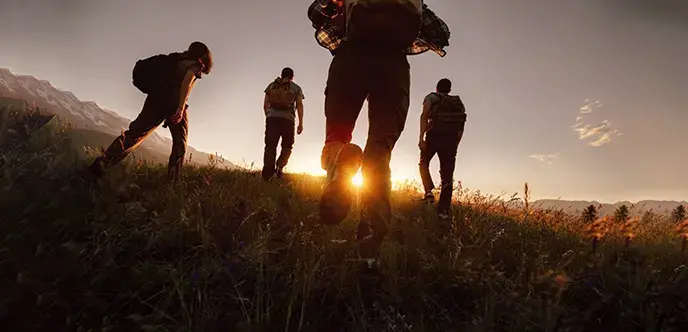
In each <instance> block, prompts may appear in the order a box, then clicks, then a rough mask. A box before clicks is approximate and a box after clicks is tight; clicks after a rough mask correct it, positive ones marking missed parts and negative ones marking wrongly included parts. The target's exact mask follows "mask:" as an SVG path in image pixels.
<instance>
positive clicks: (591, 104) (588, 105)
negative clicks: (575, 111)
mask: <svg viewBox="0 0 688 332" xmlns="http://www.w3.org/2000/svg"><path fill="white" fill-rule="evenodd" d="M602 106H603V105H602V103H601V102H600V101H599V100H595V101H592V100H590V99H586V100H585V103H584V104H583V106H581V107H580V114H590V113H592V112H593V111H594V110H595V109H596V108H602Z"/></svg>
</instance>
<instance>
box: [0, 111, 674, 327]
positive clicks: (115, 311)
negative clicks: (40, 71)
mask: <svg viewBox="0 0 688 332" xmlns="http://www.w3.org/2000/svg"><path fill="white" fill-rule="evenodd" d="M15 121H17V122H22V121H24V120H22V119H21V118H20V119H15ZM69 144H70V142H69V138H68V137H66V136H65V135H64V131H62V130H61V127H60V125H59V124H56V125H54V126H53V127H49V128H47V129H45V130H42V131H41V133H39V134H37V135H34V138H32V140H30V141H29V142H28V143H27V144H22V145H21V146H20V147H19V148H18V149H14V150H12V151H9V150H7V149H6V150H3V151H0V152H2V153H3V156H2V159H1V161H0V170H2V179H1V182H0V285H1V286H0V324H1V325H0V326H2V327H3V330H4V331H38V330H45V331H144V330H145V331H610V330H612V329H615V330H617V331H686V330H688V325H687V322H686V321H687V317H688V308H687V307H686V306H687V304H688V269H686V267H685V266H684V264H686V258H685V256H683V255H682V253H681V252H680V246H679V245H677V242H676V236H675V234H674V233H672V232H673V231H672V230H673V226H672V225H670V224H669V223H668V221H666V220H663V219H659V218H658V219H657V220H654V221H651V222H647V223H646V224H643V225H639V226H638V227H636V228H637V229H636V230H635V232H636V234H634V236H635V238H634V242H633V243H632V245H631V246H629V247H628V248H626V247H624V244H623V241H622V239H621V235H619V234H617V233H618V232H616V233H615V231H613V230H612V231H609V230H607V231H605V232H603V233H604V234H603V235H604V236H603V237H602V241H601V242H600V245H599V247H598V248H597V250H596V252H592V250H591V246H590V241H589V240H587V239H586V234H585V225H582V224H581V223H580V222H579V221H578V220H577V219H576V218H573V217H570V216H566V215H563V214H561V213H559V212H556V211H532V210H530V209H527V210H515V209H512V208H509V207H508V206H503V205H502V204H500V203H498V202H497V201H495V200H492V199H490V198H489V197H484V196H481V195H477V194H471V195H468V194H466V193H464V192H460V193H458V196H459V197H460V200H461V201H462V204H461V207H459V206H458V205H457V206H456V207H455V208H456V215H455V220H454V227H453V228H451V229H447V228H445V227H441V225H440V224H439V223H438V221H437V220H436V219H435V217H434V214H433V210H432V208H429V207H426V206H424V205H422V204H420V203H418V202H417V199H416V197H415V196H412V195H411V189H403V188H402V189H400V190H399V191H397V192H395V193H394V221H393V224H392V225H390V228H391V233H390V235H389V237H388V239H387V242H386V243H385V246H384V248H383V250H384V257H383V259H384V264H383V268H382V277H381V279H380V280H381V282H380V287H379V290H378V291H377V292H376V293H375V296H370V295H368V294H367V293H365V292H364V291H363V290H362V288H361V286H360V284H359V282H358V281H357V280H358V278H357V273H356V269H355V265H354V264H353V263H351V262H350V260H351V259H353V258H354V257H355V255H354V252H355V251H354V248H355V246H354V244H353V243H352V240H353V239H354V236H353V234H354V227H355V223H354V220H353V218H351V219H349V220H347V221H345V222H344V223H343V224H342V225H340V226H337V227H333V228H320V227H315V226H314V222H315V220H316V218H317V214H316V211H317V209H316V208H317V199H318V194H319V192H320V190H321V182H320V180H319V179H316V178H311V177H307V176H293V177H292V178H291V179H288V180H287V181H282V182H274V183H269V184H266V183H264V182H262V180H261V179H260V177H259V176H258V175H257V174H255V173H251V172H238V171H236V172H231V171H224V170H223V171H221V170H216V169H214V167H213V165H212V164H211V166H209V167H205V168H186V169H185V170H184V173H183V179H182V181H181V182H180V183H179V184H177V185H171V184H167V183H166V182H165V175H166V174H165V173H166V172H165V170H164V168H163V167H161V166H155V165H146V164H141V163H133V164H131V163H130V164H129V165H126V166H123V167H118V168H116V169H114V170H113V172H112V173H111V174H109V176H108V177H107V178H105V179H104V181H102V182H101V183H100V184H92V183H89V182H87V181H84V180H83V179H82V177H81V176H80V175H79V174H78V172H77V170H78V169H79V168H81V167H83V166H84V165H85V161H84V160H82V159H81V158H79V156H77V155H74V154H72V153H70V152H67V151H69V149H67V148H66V147H67V146H69ZM526 196H527V195H526ZM354 212H355V211H354ZM352 215H355V213H353V214H352ZM595 232H597V233H600V232H601V231H599V230H596V231H595ZM598 237H599V234H598Z"/></svg>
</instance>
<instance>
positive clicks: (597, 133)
mask: <svg viewBox="0 0 688 332" xmlns="http://www.w3.org/2000/svg"><path fill="white" fill-rule="evenodd" d="M599 108H602V103H601V102H600V101H599V100H596V101H591V100H590V99H586V100H585V103H584V104H583V106H581V107H580V110H579V114H581V115H579V116H577V117H576V123H574V124H573V125H572V126H571V128H573V130H574V131H575V132H577V133H578V139H580V140H587V141H588V145H590V146H592V147H600V146H602V145H605V144H607V143H609V142H611V141H612V139H613V138H614V137H616V136H621V135H622V133H621V131H620V130H618V129H616V128H613V127H612V123H611V122H610V121H609V120H603V121H602V122H600V123H599V124H597V125H594V126H593V125H591V124H589V123H587V121H586V120H585V118H586V117H587V116H588V115H589V114H590V113H592V112H593V110H595V109H599Z"/></svg>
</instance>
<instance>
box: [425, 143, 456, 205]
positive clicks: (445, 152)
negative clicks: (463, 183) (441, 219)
mask: <svg viewBox="0 0 688 332" xmlns="http://www.w3.org/2000/svg"><path fill="white" fill-rule="evenodd" d="M425 143H426V144H425V149H423V150H421V151H420V162H419V163H418V167H419V169H420V178H421V180H422V181H423V188H424V189H425V192H426V193H428V192H430V191H432V189H434V188H435V184H434V183H433V181H432V176H431V175H430V161H431V160H432V158H434V157H435V155H437V157H438V158H439V160H440V181H441V191H440V199H439V202H437V212H438V213H441V214H448V213H449V210H450V208H451V199H452V193H453V191H454V169H455V167H456V153H457V150H458V148H459V137H458V134H456V133H433V132H428V133H427V135H426V138H425Z"/></svg>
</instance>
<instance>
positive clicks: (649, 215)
mask: <svg viewBox="0 0 688 332" xmlns="http://www.w3.org/2000/svg"><path fill="white" fill-rule="evenodd" d="M655 217H656V214H655V211H654V210H652V209H649V210H647V211H645V213H643V217H642V218H641V219H640V222H641V223H644V224H647V223H649V222H651V221H652V220H653V219H655Z"/></svg>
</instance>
